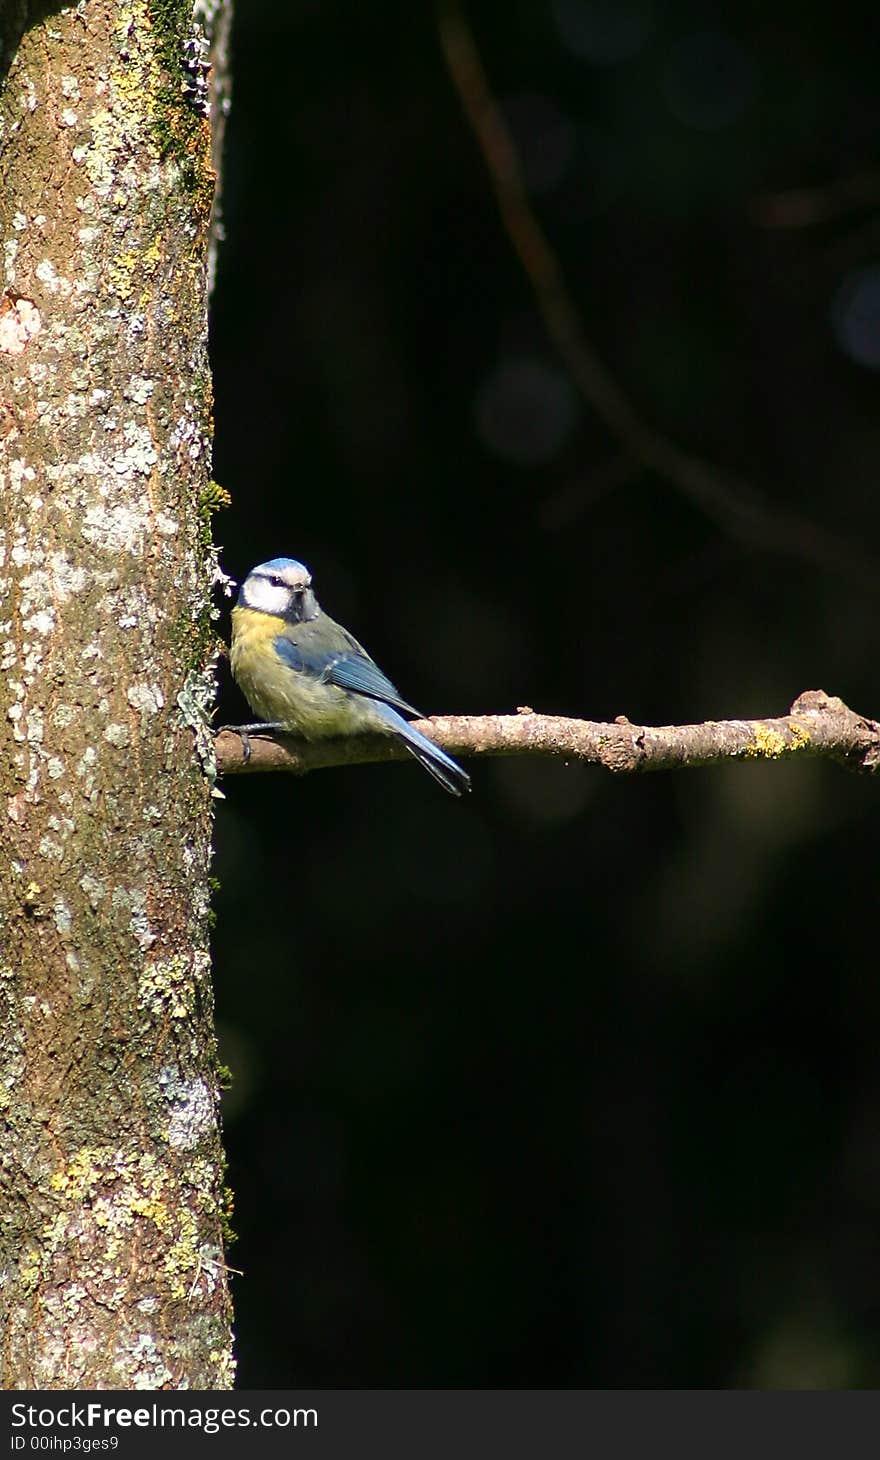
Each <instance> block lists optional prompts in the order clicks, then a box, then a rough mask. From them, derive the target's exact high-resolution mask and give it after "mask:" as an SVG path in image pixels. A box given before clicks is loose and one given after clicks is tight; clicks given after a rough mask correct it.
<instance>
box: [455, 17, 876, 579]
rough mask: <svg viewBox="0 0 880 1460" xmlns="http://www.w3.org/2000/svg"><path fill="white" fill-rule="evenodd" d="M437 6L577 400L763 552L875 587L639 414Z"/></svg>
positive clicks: (460, 86) (473, 120)
mask: <svg viewBox="0 0 880 1460" xmlns="http://www.w3.org/2000/svg"><path fill="white" fill-rule="evenodd" d="M437 13H438V25H439V32H440V40H441V43H442V46H443V53H444V55H445V57H446V64H447V66H448V68H449V74H450V77H451V79H452V82H453V84H454V86H455V88H456V90H457V92H458V95H459V98H460V100H461V104H462V107H463V109H464V112H465V115H466V117H467V119H468V121H469V123H470V126H471V128H472V130H473V133H474V137H475V138H476V141H477V144H478V146H479V148H480V150H481V152H482V154H483V158H484V161H485V163H486V167H487V168H488V171H489V177H490V180H491V183H492V187H493V189H494V192H495V198H496V202H497V204H498V209H499V212H500V214H501V221H502V224H503V226H504V229H505V232H506V233H507V235H508V238H509V239H510V242H511V244H512V246H513V248H514V250H515V252H516V254H517V257H518V258H519V261H520V263H521V264H522V267H523V269H524V270H525V272H526V274H527V276H528V279H529V282H530V284H531V286H532V289H533V290H534V294H535V300H536V303H537V306H538V309H539V311H540V313H541V317H542V319H543V321H544V324H545V326H546V329H547V333H548V334H549V336H550V338H551V340H552V341H553V343H554V345H555V346H556V348H557V350H558V351H559V354H560V356H561V357H562V359H563V361H564V362H565V365H566V366H567V368H568V370H569V372H570V374H571V377H572V379H573V381H574V382H575V384H576V386H577V389H578V391H579V392H580V394H581V396H582V397H583V399H584V400H585V401H586V402H587V404H588V405H589V406H590V407H591V408H592V409H593V410H594V411H595V412H596V414H597V415H598V416H599V417H600V418H601V420H602V421H603V422H604V423H605V425H606V426H607V428H608V430H609V431H610V432H611V433H612V435H614V436H615V437H616V438H617V439H618V441H619V442H620V443H621V445H623V446H624V447H625V448H626V450H627V451H628V453H629V454H630V455H631V456H632V458H633V459H634V460H635V461H636V462H638V464H639V465H640V466H641V467H642V468H644V469H645V470H647V471H653V472H656V473H657V475H658V476H661V477H663V478H664V479H665V480H666V481H667V482H668V483H669V484H670V485H671V486H673V487H675V488H676V490H677V491H679V492H681V493H682V494H683V495H684V496H685V497H687V498H689V499H690V501H692V502H693V503H695V504H696V505H697V506H698V507H699V508H700V510H701V511H703V512H704V513H706V515H707V516H709V517H710V518H712V519H713V520H714V521H715V522H716V523H717V524H718V526H719V527H721V528H722V529H723V530H724V531H725V532H727V533H729V534H730V535H731V536H732V537H734V538H737V539H739V540H740V541H741V542H743V543H746V544H748V545H750V546H752V547H756V548H760V549H761V550H762V551H765V552H776V553H783V554H787V555H791V556H793V557H795V558H800V559H801V560H802V561H805V562H810V563H814V564H816V565H817V566H821V567H823V568H827V569H832V570H834V571H836V572H843V573H845V574H847V575H849V576H850V577H851V578H853V579H855V580H857V581H858V582H859V583H860V584H861V585H862V586H863V587H865V588H868V589H869V590H870V591H872V592H876V589H877V584H878V582H880V571H878V564H877V563H876V562H875V561H874V560H873V558H871V557H869V556H866V555H865V554H864V553H863V552H862V551H861V550H860V549H859V548H858V547H857V546H856V545H855V544H854V543H850V542H846V541H844V540H842V539H839V538H838V537H836V536H835V535H834V534H831V533H828V532H826V531H825V530H824V529H823V528H821V527H820V526H819V525H818V524H817V523H815V522H812V521H810V520H809V519H808V518H806V517H803V516H801V515H800V514H799V513H797V512H792V511H789V510H784V509H780V508H777V507H776V506H774V505H773V504H772V503H770V502H769V501H767V499H766V498H765V497H764V495H763V494H762V493H761V492H759V491H758V490H757V489H756V488H755V487H754V486H753V485H752V484H751V483H750V482H748V481H746V480H744V479H743V478H742V477H741V476H739V475H738V474H736V473H733V472H730V471H728V470H726V469H724V468H722V467H719V466H717V465H714V464H712V463H710V462H708V461H705V460H703V459H702V458H700V457H699V456H696V455H692V454H691V453H690V452H688V451H686V450H685V449H684V448H682V447H680V446H679V445H677V444H676V443H675V442H674V441H672V440H670V439H668V438H667V437H666V436H664V435H663V434H662V433H661V432H659V431H657V430H655V429H654V427H653V426H651V425H650V424H649V423H648V422H647V421H646V420H644V419H643V418H642V417H641V416H640V414H639V412H638V411H637V410H636V408H635V407H634V406H633V404H632V402H631V401H630V400H629V399H628V398H627V396H626V395H625V394H624V393H623V391H622V390H621V389H620V387H619V386H618V384H617V382H616V380H615V379H614V377H613V376H612V374H611V372H610V371H609V370H608V369H607V368H606V366H605V364H604V362H603V360H602V359H601V358H600V356H599V354H598V352H597V350H596V349H595V348H594V346H593V345H592V344H591V342H590V340H589V339H588V338H587V336H586V334H585V332H584V329H583V326H582V324H581V322H580V320H579V317H578V310H577V307H576V305H575V302H574V299H573V297H572V294H571V292H570V290H569V287H568V284H567V283H566V279H565V275H564V273H563V269H562V266H561V263H560V260H559V257H558V255H557V254H556V252H555V250H554V249H553V247H552V245H551V243H550V241H549V239H548V237H547V234H546V233H545V231H544V229H543V228H542V226H541V224H540V222H539V221H538V218H537V215H536V213H535V210H534V208H533V207H532V205H531V202H530V200H529V195H528V190H527V187H526V183H525V179H524V176H523V171H522V168H521V165H520V160H519V157H518V155H517V151H516V148H515V147H514V145H513V142H512V140H511V136H510V132H509V130H508V127H507V125H506V122H505V119H504V116H503V114H502V110H501V107H500V106H499V104H498V102H497V100H496V98H495V96H494V93H493V91H492V88H491V85H490V82H489V79H488V76H487V73H486V69H485V67H484V65H483V62H482V59H481V56H480V53H479V50H478V48H477V44H476V41H475V38H474V33H473V30H472V28H471V26H470V24H469V22H468V20H467V17H466V15H465V12H464V9H463V7H462V5H461V4H460V3H459V0H439V5H438V12H437ZM868 181H869V182H870V181H872V179H871V178H869V179H868ZM801 211H803V208H801ZM775 226H779V224H778V223H777V224H776V225H775Z"/></svg>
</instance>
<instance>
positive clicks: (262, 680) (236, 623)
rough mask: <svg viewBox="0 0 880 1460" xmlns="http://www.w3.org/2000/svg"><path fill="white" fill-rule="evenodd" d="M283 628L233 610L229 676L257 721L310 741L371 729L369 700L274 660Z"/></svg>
mask: <svg viewBox="0 0 880 1460" xmlns="http://www.w3.org/2000/svg"><path fill="white" fill-rule="evenodd" d="M285 627H286V625H285V622H284V620H283V619H281V618H276V617H274V615H272V614H268V613H258V612H256V610H254V609H251V608H239V607H236V608H234V609H233V610H232V648H231V651H230V655H229V658H230V663H231V664H232V673H233V675H234V676H235V680H236V683H237V684H238V685H239V687H240V688H241V690H242V692H243V694H244V696H245V698H246V699H247V701H248V704H249V705H250V706H251V708H252V709H253V710H254V711H255V713H256V714H257V715H259V717H260V719H261V720H268V721H277V722H278V723H279V724H284V725H289V726H290V728H291V730H297V731H299V733H300V734H301V735H304V736H306V737H307V738H309V739H317V738H319V737H321V736H326V735H346V734H350V733H352V732H356V731H358V730H363V729H367V728H370V727H371V726H372V721H373V719H374V715H373V714H372V713H371V706H370V704H369V702H368V701H361V699H360V697H359V696H356V695H350V694H347V693H346V692H345V691H344V690H340V689H337V688H336V687H335V686H334V685H329V684H323V683H322V682H321V681H320V680H319V679H316V678H313V677H311V676H309V675H307V674H299V673H297V671H296V670H295V669H293V668H291V666H290V665H289V664H287V663H285V661H284V660H283V659H280V658H279V657H278V655H277V653H276V652H275V640H276V638H277V637H278V635H279V634H282V633H283V632H284V629H285ZM372 728H379V729H384V728H385V727H384V726H381V725H380V726H375V727H372Z"/></svg>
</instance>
